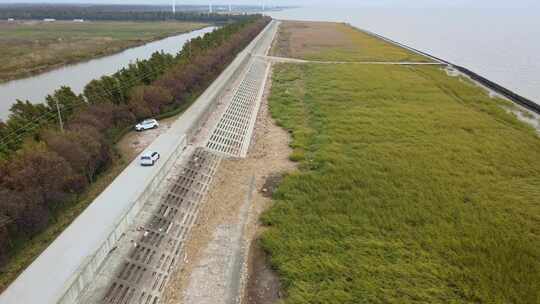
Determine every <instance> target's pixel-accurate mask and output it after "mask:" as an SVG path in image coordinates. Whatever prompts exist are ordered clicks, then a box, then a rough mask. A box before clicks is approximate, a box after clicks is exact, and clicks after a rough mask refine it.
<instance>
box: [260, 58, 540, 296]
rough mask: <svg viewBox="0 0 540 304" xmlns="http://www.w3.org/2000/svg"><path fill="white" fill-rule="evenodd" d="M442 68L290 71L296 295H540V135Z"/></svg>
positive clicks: (289, 189)
mask: <svg viewBox="0 0 540 304" xmlns="http://www.w3.org/2000/svg"><path fill="white" fill-rule="evenodd" d="M501 104H504V105H505V106H509V105H508V103H507V102H505V101H502V100H496V99H491V98H489V97H488V96H487V94H486V93H485V92H484V91H483V90H482V89H480V88H478V87H476V86H474V85H473V84H471V83H470V82H468V81H466V80H465V79H460V78H452V77H449V76H447V75H446V73H445V72H444V71H442V70H440V68H438V67H427V66H423V67H422V66H418V67H412V66H407V67H406V66H373V65H322V64H307V65H280V66H278V67H277V68H276V70H275V74H274V82H273V88H272V94H271V97H270V107H271V112H272V115H273V116H274V117H275V118H276V119H277V122H278V123H279V124H280V125H281V126H283V127H284V128H286V129H288V130H290V131H291V132H292V135H293V143H292V146H293V148H294V153H293V155H291V158H292V159H294V160H296V161H299V162H300V164H301V170H300V172H298V173H295V174H292V175H290V176H288V177H287V178H286V179H285V180H284V181H283V183H282V184H281V185H280V187H279V190H278V193H277V194H276V197H275V198H276V204H275V205H274V206H273V208H272V209H271V210H270V211H269V212H267V213H266V214H265V215H264V217H263V221H264V222H265V223H266V224H267V225H268V226H269V229H268V230H267V231H266V232H265V234H264V236H263V239H262V244H263V246H264V248H265V249H266V250H268V251H269V252H270V253H271V256H272V264H273V266H274V267H276V269H277V270H278V271H279V273H280V275H281V277H282V280H283V283H284V288H285V291H286V293H287V298H286V300H285V303H539V301H540V290H539V289H538V286H540V246H538V244H540V138H539V137H538V136H537V135H536V133H535V131H534V130H533V129H532V128H531V127H529V126H527V125H525V124H523V123H521V122H519V121H518V120H517V119H516V118H515V117H513V116H512V115H511V114H508V113H506V112H505V111H504V110H503V109H502V107H501V106H500V105H501Z"/></svg>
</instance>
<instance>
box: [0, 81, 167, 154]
mask: <svg viewBox="0 0 540 304" xmlns="http://www.w3.org/2000/svg"><path fill="white" fill-rule="evenodd" d="M153 74H156V75H153ZM157 74H158V72H157V71H148V72H144V73H142V74H139V75H138V76H137V77H135V78H132V79H129V80H125V81H124V82H123V84H122V85H120V86H118V87H115V88H113V89H115V90H117V91H120V90H122V89H126V88H130V87H133V86H134V85H136V84H137V83H139V82H141V81H142V80H143V79H144V78H146V77H148V76H157ZM116 79H118V78H116ZM100 89H102V90H103V91H105V92H106V93H107V94H108V95H109V96H110V97H111V98H115V96H114V93H112V92H111V91H110V90H109V89H106V88H104V87H103V86H102V87H101V88H100ZM87 97H88V98H89V99H93V98H96V97H102V98H107V96H106V95H104V94H98V93H93V95H92V96H87ZM53 98H54V97H53ZM89 104H90V103H88V102H79V103H78V104H77V105H89ZM73 108H74V106H71V107H69V109H73ZM66 110H68V109H67V107H66V106H63V107H62V109H61V110H60V111H59V112H60V113H61V112H63V111H66ZM55 112H58V109H51V110H49V111H47V112H44V113H43V114H41V115H40V116H38V117H36V118H32V119H31V121H30V122H28V123H27V124H26V125H24V126H22V127H20V128H18V129H17V130H14V131H12V132H11V133H10V134H8V135H6V136H4V137H3V138H2V139H0V144H2V145H7V144H9V143H11V142H13V140H11V139H10V137H12V138H15V139H20V138H21V137H23V136H24V135H26V134H24V132H25V130H26V131H28V130H32V129H33V128H35V127H38V126H39V125H40V122H41V121H42V120H43V119H46V121H49V120H51V114H54V113H55ZM52 118H54V117H52ZM21 132H22V134H19V133H21Z"/></svg>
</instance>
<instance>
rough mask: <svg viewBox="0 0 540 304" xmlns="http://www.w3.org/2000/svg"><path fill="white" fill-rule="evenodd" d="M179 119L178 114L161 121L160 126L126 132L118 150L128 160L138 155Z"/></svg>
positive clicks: (118, 145) (118, 144) (117, 145)
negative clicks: (141, 130)
mask: <svg viewBox="0 0 540 304" xmlns="http://www.w3.org/2000/svg"><path fill="white" fill-rule="evenodd" d="M177 119H178V116H173V117H170V118H167V119H162V120H160V121H159V128H157V129H151V130H147V131H143V132H136V131H132V132H129V133H128V134H126V135H125V136H124V137H122V139H121V140H120V141H119V142H118V143H117V144H116V147H117V148H118V151H119V152H120V154H121V155H122V157H124V159H125V160H126V161H128V162H131V161H132V160H134V159H135V157H137V155H139V154H140V153H141V152H142V151H144V149H146V147H148V146H149V145H150V144H151V143H152V142H153V141H154V140H156V138H158V136H159V135H161V134H163V133H165V132H167V130H169V128H170V127H171V125H172V124H173V123H174V122H175V121H176V120H177Z"/></svg>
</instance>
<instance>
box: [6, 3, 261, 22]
mask: <svg viewBox="0 0 540 304" xmlns="http://www.w3.org/2000/svg"><path fill="white" fill-rule="evenodd" d="M201 8H202V7H185V8H184V9H185V10H183V11H180V10H181V9H182V7H179V12H177V13H176V14H173V13H172V12H171V9H170V7H164V6H143V7H141V6H122V5H118V6H111V5H107V6H104V5H92V6H76V5H54V6H52V5H31V6H29V5H24V6H7V7H5V8H3V9H1V10H0V19H8V18H16V19H25V20H28V19H37V20H41V19H45V18H54V19H58V20H73V19H86V20H111V21H124V20H134V21H156V20H179V21H199V22H209V23H222V22H229V21H231V20H232V21H240V20H247V19H249V18H250V17H249V16H248V15H225V14H209V13H206V12H204V11H201ZM204 8H205V9H207V7H206V6H205V7H204Z"/></svg>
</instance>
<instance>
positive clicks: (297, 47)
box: [272, 21, 430, 62]
mask: <svg viewBox="0 0 540 304" xmlns="http://www.w3.org/2000/svg"><path fill="white" fill-rule="evenodd" d="M272 53H273V55H275V56H280V57H292V58H298V59H307V60H317V61H359V62H362V61H385V62H387V61H396V62H397V61H410V62H429V61H430V59H428V58H426V57H424V56H421V55H418V54H415V53H413V52H411V51H408V50H406V49H403V48H401V47H397V46H395V45H392V44H390V43H388V42H385V41H382V40H380V39H378V38H375V37H372V36H370V35H368V34H366V33H363V32H361V31H359V30H357V29H355V28H353V27H351V26H349V25H347V24H344V23H333V22H307V21H285V22H283V23H282V24H281V27H280V30H279V34H278V37H277V40H276V43H275V44H274V47H273V49H272Z"/></svg>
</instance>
